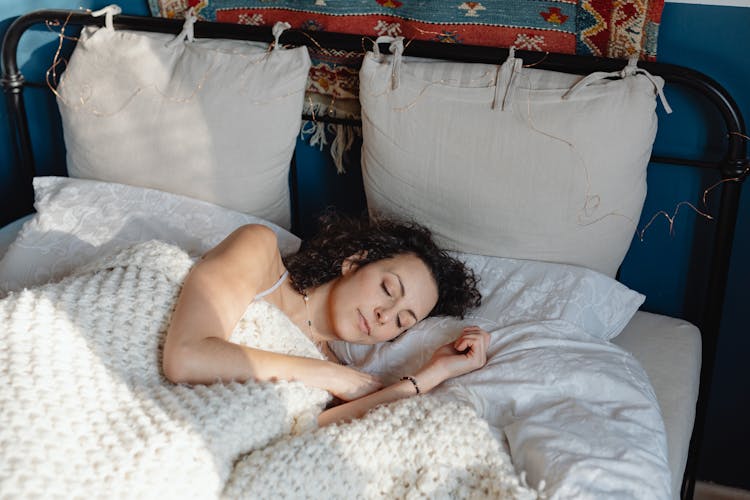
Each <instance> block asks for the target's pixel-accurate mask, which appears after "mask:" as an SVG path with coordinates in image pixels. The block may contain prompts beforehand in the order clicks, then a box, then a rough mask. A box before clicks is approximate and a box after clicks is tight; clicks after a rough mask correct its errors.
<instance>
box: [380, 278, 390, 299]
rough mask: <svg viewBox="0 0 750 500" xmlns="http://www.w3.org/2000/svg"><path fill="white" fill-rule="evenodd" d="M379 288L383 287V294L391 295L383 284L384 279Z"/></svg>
mask: <svg viewBox="0 0 750 500" xmlns="http://www.w3.org/2000/svg"><path fill="white" fill-rule="evenodd" d="M380 288H382V289H383V292H385V294H386V295H387V296H389V297H391V292H389V291H388V287H387V286H385V281H383V282H382V283H381V284H380Z"/></svg>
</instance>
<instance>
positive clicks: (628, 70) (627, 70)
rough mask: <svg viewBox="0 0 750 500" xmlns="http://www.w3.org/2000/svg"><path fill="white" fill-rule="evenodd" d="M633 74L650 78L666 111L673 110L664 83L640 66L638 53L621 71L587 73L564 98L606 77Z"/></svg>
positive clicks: (620, 76) (624, 76)
mask: <svg viewBox="0 0 750 500" xmlns="http://www.w3.org/2000/svg"><path fill="white" fill-rule="evenodd" d="M633 75H643V76H645V77H646V78H648V81H650V82H651V83H652V84H653V86H654V88H655V89H656V92H657V93H658V94H659V100H660V101H661V105H662V106H663V107H664V111H666V112H667V113H671V112H672V107H671V106H670V105H669V103H668V102H667V96H665V95H664V85H663V84H662V83H661V82H659V81H657V80H656V78H654V76H653V75H652V74H651V73H649V72H648V71H646V70H645V69H643V68H639V67H638V55H637V54H634V55H632V56H630V58H629V59H628V64H627V66H625V67H624V68H622V69H621V70H620V71H612V72H609V73H608V72H606V71H595V72H594V73H591V74H589V75H586V76H585V77H584V78H583V79H582V80H580V81H579V82H578V83H576V84H575V85H573V87H571V89H570V90H568V91H567V92H566V93H565V95H564V96H563V99H568V98H570V97H572V96H573V95H575V94H576V93H577V92H578V91H580V90H581V89H582V88H584V87H586V86H587V85H589V84H590V83H593V82H596V81H598V80H604V79H605V78H627V77H629V76H633Z"/></svg>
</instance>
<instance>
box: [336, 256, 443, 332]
mask: <svg viewBox="0 0 750 500" xmlns="http://www.w3.org/2000/svg"><path fill="white" fill-rule="evenodd" d="M341 271H342V276H341V278H340V279H338V280H337V281H336V282H335V284H334V286H333V289H332V290H331V300H330V301H329V303H328V308H329V311H328V314H329V318H330V321H331V326H332V329H333V332H334V333H335V334H336V336H338V337H339V338H340V339H341V340H345V341H347V342H353V343H357V344H376V343H378V342H384V341H386V340H390V339H392V338H395V337H397V336H398V335H400V334H401V333H403V332H404V331H405V330H406V329H407V328H409V327H411V326H413V325H414V324H416V323H417V322H419V321H421V320H423V319H424V318H426V317H427V315H428V314H429V313H430V311H431V310H432V308H433V307H435V304H436V303H437V299H438V289H437V284H436V283H435V280H434V278H433V277H432V274H431V273H430V270H429V269H428V268H427V265H426V264H425V263H424V262H423V261H422V260H421V259H420V258H419V257H417V256H416V255H414V254H400V255H397V256H395V257H392V258H389V259H383V260H378V261H375V262H371V263H369V264H364V265H361V266H360V265H357V264H356V263H355V259H354V258H349V259H347V260H345V261H344V264H343V265H342V270H341Z"/></svg>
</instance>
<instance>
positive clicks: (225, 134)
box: [58, 27, 310, 229]
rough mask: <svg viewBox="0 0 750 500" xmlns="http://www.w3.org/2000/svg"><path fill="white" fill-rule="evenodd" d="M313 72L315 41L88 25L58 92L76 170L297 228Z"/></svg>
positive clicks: (75, 172) (70, 164) (73, 171)
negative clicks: (302, 139)
mask: <svg viewBox="0 0 750 500" xmlns="http://www.w3.org/2000/svg"><path fill="white" fill-rule="evenodd" d="M279 34H280V32H279ZM309 68H310V58H309V56H308V53H307V49H306V48H305V47H299V48H295V49H288V50H287V49H283V48H281V47H279V46H278V44H277V46H276V48H274V49H273V50H270V51H269V49H268V45H267V44H261V43H254V42H244V41H232V40H205V39H196V40H195V41H192V42H183V41H181V40H178V39H175V37H174V36H172V35H167V34H161V33H145V32H133V31H124V30H113V29H110V28H101V29H97V28H94V27H87V28H84V29H83V31H82V33H81V36H80V39H79V41H78V44H77V45H76V49H75V51H74V52H73V55H72V56H71V59H70V64H69V66H68V68H67V70H66V71H65V73H64V74H63V78H62V81H61V83H60V86H59V88H58V92H59V95H58V105H59V108H60V114H61V116H62V123H63V132H64V137H65V146H66V149H67V165H68V173H69V175H70V176H71V177H79V178H87V179H95V180H102V181H110V182H119V183H125V184H131V185H135V186H142V187H151V188H156V189H161V190H164V191H169V192H173V193H177V194H183V195H186V196H190V197H193V198H198V199H202V200H205V201H209V202H212V203H216V204H218V205H222V206H224V207H227V208H231V209H234V210H237V211H240V212H245V213H249V214H252V215H255V216H258V217H261V218H263V219H266V220H269V221H271V222H273V223H275V224H278V225H280V226H282V227H284V228H287V229H288V228H289V227H290V223H291V208H290V201H289V185H288V172H289V164H290V161H291V158H292V153H293V151H294V146H295V143H296V136H297V133H298V132H299V128H300V123H301V121H300V116H301V113H302V102H303V97H304V90H305V84H306V81H307V73H308V71H309Z"/></svg>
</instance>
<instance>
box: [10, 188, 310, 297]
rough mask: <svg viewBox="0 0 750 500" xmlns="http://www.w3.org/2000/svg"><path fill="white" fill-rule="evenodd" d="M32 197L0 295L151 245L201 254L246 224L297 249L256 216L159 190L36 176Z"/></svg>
mask: <svg viewBox="0 0 750 500" xmlns="http://www.w3.org/2000/svg"><path fill="white" fill-rule="evenodd" d="M34 195H35V198H36V201H35V204H34V206H35V208H36V210H37V213H36V215H35V216H34V217H33V218H32V219H31V220H29V221H28V222H27V223H26V224H24V226H23V229H21V231H20V233H19V235H18V238H17V239H16V240H15V241H14V242H13V243H12V244H11V245H10V247H9V248H8V251H7V252H6V254H5V256H4V257H3V259H2V260H0V292H9V291H12V290H20V289H21V288H29V287H32V286H35V285H40V284H43V283H46V282H48V281H56V280H58V279H60V278H62V277H64V276H66V275H68V274H69V273H70V272H71V271H72V270H73V269H75V268H76V267H78V266H80V265H82V264H84V263H87V262H90V261H91V260H93V259H94V258H95V257H98V256H101V255H104V254H108V253H112V252H115V251H117V250H121V249H123V248H126V247H129V246H132V245H133V244H135V243H141V242H144V241H148V240H152V239H159V240H162V241H165V242H168V243H172V244H174V245H177V246H179V247H180V248H182V249H184V250H186V251H187V252H188V253H189V254H191V255H193V256H198V255H202V254H203V253H205V252H206V251H208V250H209V249H211V248H212V247H214V246H215V245H217V244H218V243H219V242H220V241H221V240H222V239H224V238H225V237H226V236H227V235H228V234H229V233H231V232H232V231H233V230H234V229H236V228H237V227H239V226H241V225H243V224H264V225H266V226H268V227H270V228H272V229H273V230H274V232H275V233H276V236H277V237H278V240H279V249H280V250H281V253H282V254H287V253H291V252H294V251H296V250H297V248H298V247H299V243H300V240H299V238H297V237H296V236H294V235H293V234H291V233H289V232H287V231H286V230H284V229H282V228H280V227H278V226H276V225H275V224H273V223H270V222H268V221H264V220H262V219H259V218H258V217H253V216H251V215H246V214H243V213H239V212H235V211H234V210H229V209H226V208H222V207H219V206H216V205H213V204H211V203H206V202H203V201H199V200H194V199H192V198H187V197H185V196H180V195H176V194H171V193H166V192H163V191H157V190H155V189H148V188H139V187H135V186H127V185H125V184H115V183H109V182H99V181H92V180H84V179H72V178H68V177H37V178H35V179H34Z"/></svg>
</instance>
